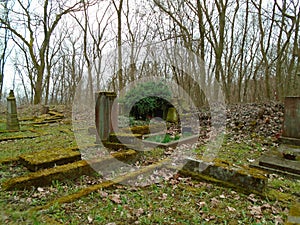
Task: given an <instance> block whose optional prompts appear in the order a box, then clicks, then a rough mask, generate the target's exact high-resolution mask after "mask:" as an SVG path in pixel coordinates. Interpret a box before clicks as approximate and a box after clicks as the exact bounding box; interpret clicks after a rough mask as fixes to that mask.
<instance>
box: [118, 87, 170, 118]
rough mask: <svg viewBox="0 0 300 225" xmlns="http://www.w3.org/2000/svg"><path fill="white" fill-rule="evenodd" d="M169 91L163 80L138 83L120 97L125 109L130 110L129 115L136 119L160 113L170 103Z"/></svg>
mask: <svg viewBox="0 0 300 225" xmlns="http://www.w3.org/2000/svg"><path fill="white" fill-rule="evenodd" d="M171 96H172V95H171V91H170V90H169V88H168V86H167V85H166V84H165V82H163V81H159V82H154V81H149V82H144V83H139V84H138V85H137V86H136V87H135V88H133V89H131V90H130V91H129V92H127V93H126V95H125V96H124V97H123V98H122V99H121V102H122V103H124V106H125V109H126V110H130V113H129V116H133V117H134V118H136V119H144V120H145V119H147V118H148V119H149V118H152V117H154V116H156V115H157V113H160V114H162V111H163V109H164V106H165V108H168V107H170V106H171V105H172V104H171V103H170V100H171Z"/></svg>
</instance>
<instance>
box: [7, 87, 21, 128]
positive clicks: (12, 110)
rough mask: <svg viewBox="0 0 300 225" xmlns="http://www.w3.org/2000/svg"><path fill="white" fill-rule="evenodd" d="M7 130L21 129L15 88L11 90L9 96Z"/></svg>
mask: <svg viewBox="0 0 300 225" xmlns="http://www.w3.org/2000/svg"><path fill="white" fill-rule="evenodd" d="M6 129H7V130H20V125H19V120H18V115H17V105H16V98H15V95H14V92H13V90H10V92H9V96H8V97H7V122H6Z"/></svg>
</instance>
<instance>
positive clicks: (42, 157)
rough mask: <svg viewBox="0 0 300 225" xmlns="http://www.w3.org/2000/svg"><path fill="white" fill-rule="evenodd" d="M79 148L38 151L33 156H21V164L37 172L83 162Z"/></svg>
mask: <svg viewBox="0 0 300 225" xmlns="http://www.w3.org/2000/svg"><path fill="white" fill-rule="evenodd" d="M75 150H77V148H67V149H52V150H44V151H38V152H34V153H31V154H24V155H21V156H20V161H21V163H22V164H23V165H24V166H26V167H27V168H28V169H29V170H31V171H37V170H40V169H43V168H50V167H53V166H55V165H63V164H66V163H71V162H75V161H78V160H81V154H80V152H78V151H75Z"/></svg>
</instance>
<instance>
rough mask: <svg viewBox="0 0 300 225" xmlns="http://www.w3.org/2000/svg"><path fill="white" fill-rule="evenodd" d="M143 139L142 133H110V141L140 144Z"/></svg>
mask: <svg viewBox="0 0 300 225" xmlns="http://www.w3.org/2000/svg"><path fill="white" fill-rule="evenodd" d="M141 139H142V135H141V134H128V133H111V134H110V135H109V141H110V142H114V143H123V144H132V145H135V144H140V142H141Z"/></svg>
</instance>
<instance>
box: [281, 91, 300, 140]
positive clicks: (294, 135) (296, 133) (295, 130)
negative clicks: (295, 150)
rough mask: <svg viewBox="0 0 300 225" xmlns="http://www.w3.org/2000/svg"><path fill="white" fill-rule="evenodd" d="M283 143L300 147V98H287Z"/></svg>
mask: <svg viewBox="0 0 300 225" xmlns="http://www.w3.org/2000/svg"><path fill="white" fill-rule="evenodd" d="M284 105H285V110H284V123H283V133H282V137H281V139H280V140H281V142H282V143H284V144H291V145H299V146H300V97H286V98H285V102H284Z"/></svg>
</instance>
